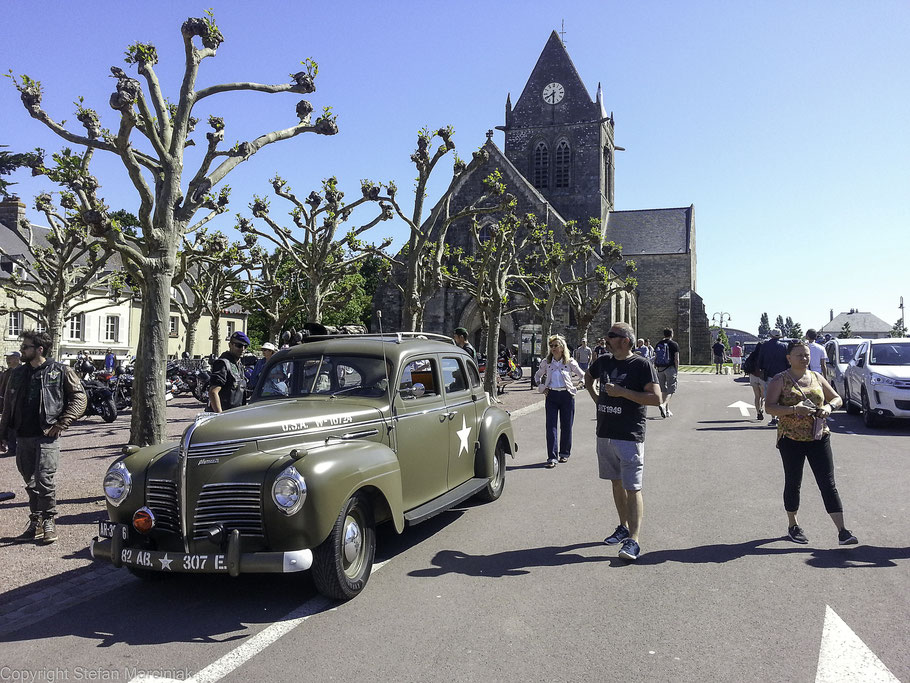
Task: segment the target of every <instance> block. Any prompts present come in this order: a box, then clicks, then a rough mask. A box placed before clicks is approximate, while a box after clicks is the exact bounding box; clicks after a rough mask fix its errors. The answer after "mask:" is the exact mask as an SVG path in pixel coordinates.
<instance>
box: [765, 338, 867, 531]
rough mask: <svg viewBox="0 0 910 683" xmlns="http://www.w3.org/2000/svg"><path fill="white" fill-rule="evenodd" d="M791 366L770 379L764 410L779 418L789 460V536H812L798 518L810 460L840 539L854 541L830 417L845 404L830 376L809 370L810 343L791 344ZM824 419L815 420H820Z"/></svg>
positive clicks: (783, 448)
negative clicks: (839, 479)
mask: <svg viewBox="0 0 910 683" xmlns="http://www.w3.org/2000/svg"><path fill="white" fill-rule="evenodd" d="M787 361H788V362H789V363H790V369H789V370H784V371H783V372H781V373H779V374H777V375H775V376H774V378H773V379H772V380H771V381H770V382H769V383H768V395H767V398H766V400H765V410H766V411H767V412H768V413H770V414H771V415H773V416H775V417H778V418H780V421H779V422H778V424H777V449H778V450H779V451H780V457H781V461H782V462H783V465H784V509H785V510H786V512H787V517H788V518H789V528H788V529H787V535H788V536H789V537H790V540H792V541H794V542H795V543H808V542H809V539H808V538H806V534H805V533H804V532H803V530H802V528H800V526H799V523H798V522H797V521H796V512H797V510H799V488H800V484H801V483H802V479H803V466H804V463H805V461H806V460H808V461H809V467H811V468H812V474H814V475H815V481H816V482H817V483H818V488H819V490H820V491H821V494H822V500H823V501H824V503H825V510H827V511H828V514H829V515H831V519H832V520H833V521H834V524H835V526H837V530H838V542H839V543H840V544H841V545H852V544H854V543H856V542H857V540H856V536H854V535H853V534H852V533H850V531H849V530H848V529H847V528H846V527H845V526H844V506H843V505H842V504H841V500H840V495H838V493H837V486H836V485H835V483H834V455H833V454H832V452H831V440H830V437H831V435H830V432H829V430H828V424H827V422H826V419H827V417H828V416H829V415H831V413H832V412H833V411H834V410H835V409H836V408H838V406H840V404H841V400H840V397H839V396H838V395H837V393H836V392H835V391H834V389H832V388H831V385H830V384H828V382H827V380H825V378H824V377H822V376H821V375H820V374H818V373H817V372H812V371H811V370H809V346H808V345H807V344H805V343H804V342H801V341H792V342H790V343H789V345H788V346H787ZM817 419H818V420H820V422H818V423H816V420H817Z"/></svg>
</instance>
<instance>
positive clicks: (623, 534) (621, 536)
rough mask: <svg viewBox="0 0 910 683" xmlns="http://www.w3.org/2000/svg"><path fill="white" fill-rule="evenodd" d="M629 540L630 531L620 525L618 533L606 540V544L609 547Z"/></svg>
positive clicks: (615, 532)
mask: <svg viewBox="0 0 910 683" xmlns="http://www.w3.org/2000/svg"><path fill="white" fill-rule="evenodd" d="M627 538H629V530H628V529H627V528H626V527H625V526H623V525H622V524H620V525H619V526H618V527H616V531H614V532H613V533H612V534H611V535H609V536H607V537H606V538H605V539H604V543H606V544H607V545H616V544H617V543H621V542H622V541H624V540H626V539H627Z"/></svg>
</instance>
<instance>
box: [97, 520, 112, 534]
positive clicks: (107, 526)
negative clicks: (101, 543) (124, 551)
mask: <svg viewBox="0 0 910 683" xmlns="http://www.w3.org/2000/svg"><path fill="white" fill-rule="evenodd" d="M115 526H116V525H115V524H114V523H113V522H107V521H99V522H98V535H99V536H100V537H101V538H113V537H114V527H115Z"/></svg>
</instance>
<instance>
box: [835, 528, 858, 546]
mask: <svg viewBox="0 0 910 683" xmlns="http://www.w3.org/2000/svg"><path fill="white" fill-rule="evenodd" d="M837 542H838V543H840V544H841V545H856V544H857V543H859V541H857V540H856V536H854V535H853V534H852V533H850V531H849V530H848V529H841V530H840V533H838V534H837Z"/></svg>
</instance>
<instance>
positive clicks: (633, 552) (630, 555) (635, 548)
mask: <svg viewBox="0 0 910 683" xmlns="http://www.w3.org/2000/svg"><path fill="white" fill-rule="evenodd" d="M640 552H641V547H640V546H639V545H638V543H636V542H635V541H633V540H632V539H631V538H627V539H626V540H625V541H623V542H622V550H620V551H619V556H620V557H621V558H622V559H624V560H628V561H629V562H634V561H635V560H637V559H638V554H639V553H640Z"/></svg>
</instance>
